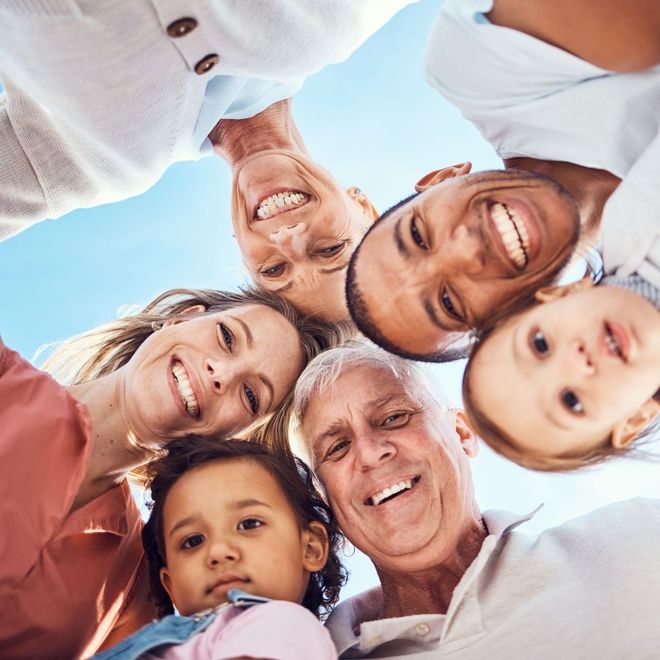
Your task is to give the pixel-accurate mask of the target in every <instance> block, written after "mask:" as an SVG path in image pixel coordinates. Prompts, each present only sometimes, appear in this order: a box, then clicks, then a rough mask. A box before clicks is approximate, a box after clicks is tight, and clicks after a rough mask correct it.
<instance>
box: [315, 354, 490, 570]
mask: <svg viewBox="0 0 660 660" xmlns="http://www.w3.org/2000/svg"><path fill="white" fill-rule="evenodd" d="M302 433H303V436H304V438H305V440H306V442H307V444H308V445H309V447H310V449H311V452H312V455H313V457H314V465H315V470H316V473H317V475H318V476H319V478H320V479H321V481H322V482H323V484H324V486H325V488H326V492H327V495H328V498H329V500H330V504H331V507H332V510H333V512H334V513H335V515H336V517H337V521H338V523H339V526H340V527H341V529H342V531H343V532H344V534H345V535H346V536H347V537H348V539H349V540H350V542H351V543H353V544H354V545H355V546H356V547H357V548H359V549H360V550H361V551H362V552H364V553H365V554H366V555H367V556H368V557H369V558H370V559H371V560H372V561H373V562H374V563H375V564H376V565H377V566H378V567H379V569H382V570H386V571H388V570H390V571H409V570H410V571H415V570H423V569H424V568H426V567H430V566H435V565H437V564H438V563H440V562H442V561H443V560H445V559H446V558H447V557H448V556H452V555H454V554H455V553H456V551H457V546H458V545H459V540H460V539H461V538H462V537H463V535H464V533H465V530H466V528H469V527H470V525H473V524H474V521H475V517H476V518H478V519H479V520H480V516H479V513H478V510H477V507H476V503H475V500H474V494H473V488H472V478H471V475H470V468H469V465H468V456H471V455H473V453H474V452H475V451H476V444H475V442H474V438H473V436H472V434H471V433H470V432H469V430H468V429H467V427H465V426H464V425H463V424H462V423H461V420H460V418H459V417H457V416H456V415H455V414H452V413H450V412H444V411H442V410H440V408H439V407H438V405H437V404H436V403H435V402H434V401H433V400H432V399H431V397H430V395H429V393H428V392H427V391H426V390H425V388H424V387H423V386H421V385H419V386H417V387H410V386H406V385H405V384H404V383H402V382H401V380H400V379H398V378H397V377H396V376H395V375H394V374H393V373H392V372H391V371H389V370H387V369H384V368H382V367H371V366H362V367H356V368H354V369H352V370H350V371H347V372H345V373H343V374H342V375H341V376H340V377H339V379H338V380H337V381H336V383H335V384H334V386H332V387H329V388H328V389H327V390H326V391H322V392H319V393H317V394H315V395H314V396H313V397H312V399H311V401H310V403H309V405H308V406H307V408H306V410H305V412H304V416H303V419H302Z"/></svg>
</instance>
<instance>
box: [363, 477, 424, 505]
mask: <svg viewBox="0 0 660 660" xmlns="http://www.w3.org/2000/svg"><path fill="white" fill-rule="evenodd" d="M420 478H421V477H419V476H417V477H413V478H412V479H402V480H401V481H398V482H397V483H395V484H392V485H391V486H388V487H387V488H383V490H381V491H379V492H378V493H375V494H374V495H372V496H371V497H368V498H367V499H366V500H365V502H364V503H365V504H366V505H367V506H378V505H380V504H384V503H385V502H389V501H390V500H393V499H394V498H395V497H398V496H399V495H401V494H402V493H405V492H407V491H409V490H411V489H412V488H414V487H415V486H416V485H417V483H418V482H419V480H420Z"/></svg>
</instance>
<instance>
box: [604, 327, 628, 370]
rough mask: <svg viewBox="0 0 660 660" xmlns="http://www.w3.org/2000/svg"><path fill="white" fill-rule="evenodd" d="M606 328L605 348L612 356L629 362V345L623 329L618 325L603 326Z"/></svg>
mask: <svg viewBox="0 0 660 660" xmlns="http://www.w3.org/2000/svg"><path fill="white" fill-rule="evenodd" d="M603 326H604V328H605V348H606V349H607V352H608V353H609V354H610V355H613V356H615V357H618V358H619V359H620V360H622V361H623V362H627V361H628V354H627V353H628V343H627V339H626V336H625V332H624V331H623V328H621V327H620V326H619V325H618V324H610V323H608V322H607V321H605V323H604V324H603Z"/></svg>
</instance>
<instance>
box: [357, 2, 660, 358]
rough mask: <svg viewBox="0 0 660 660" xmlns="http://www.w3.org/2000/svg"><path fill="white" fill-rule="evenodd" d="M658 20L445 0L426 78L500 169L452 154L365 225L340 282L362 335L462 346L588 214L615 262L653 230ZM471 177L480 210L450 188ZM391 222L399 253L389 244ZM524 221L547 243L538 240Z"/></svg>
mask: <svg viewBox="0 0 660 660" xmlns="http://www.w3.org/2000/svg"><path fill="white" fill-rule="evenodd" d="M659 29H660V5H658V3H657V2H655V1H654V0H638V1H637V2H634V3H629V2H624V1H623V0H603V1H602V2H599V3H593V2H589V1H588V0H534V1H533V2H531V1H530V2H516V1H512V0H446V2H445V3H444V4H443V6H442V8H441V10H440V13H439V15H438V18H437V20H436V22H435V25H434V26H433V29H432V31H431V36H430V39H429V44H428V48H427V52H426V58H425V59H426V75H427V79H428V81H429V83H430V84H431V85H432V86H433V87H434V88H435V89H436V90H437V91H439V92H440V93H441V94H442V95H443V96H444V97H445V98H446V99H447V100H448V101H449V102H450V103H451V104H452V105H455V106H457V107H458V108H459V109H460V111H461V113H462V114H463V116H464V117H465V118H466V119H467V120H469V121H470V122H472V123H473V124H474V125H475V126H476V127H477V129H478V130H479V131H480V132H481V134H482V135H483V136H484V138H485V139H486V140H487V141H488V142H489V143H490V144H491V145H492V146H493V148H494V149H495V151H496V152H497V154H498V156H499V157H500V158H501V159H502V161H503V164H504V170H503V171H502V172H499V173H484V172H479V173H477V174H470V169H471V166H470V164H469V163H463V164H461V165H458V166H454V167H449V168H444V169H441V170H438V171H436V172H432V173H430V174H429V175H426V176H425V177H423V178H422V179H421V180H420V181H419V183H418V185H417V190H418V191H419V190H426V193H424V194H420V195H419V197H418V198H416V199H414V200H412V201H408V202H407V203H406V204H403V205H402V206H401V207H399V208H397V211H396V212H395V213H392V214H391V215H388V216H387V217H384V218H383V220H384V222H378V223H377V224H376V225H375V226H374V228H373V230H372V231H370V232H369V234H367V236H365V238H364V240H363V241H362V243H361V245H360V246H359V248H358V250H357V251H356V252H355V255H354V257H353V262H352V263H351V266H350V268H349V272H348V286H347V293H348V301H349V307H350V309H351V314H352V316H353V318H354V320H355V322H356V323H357V325H358V326H359V328H360V329H361V330H362V331H363V332H364V333H365V334H366V335H367V336H369V337H370V338H371V339H373V340H374V341H376V342H377V343H378V344H380V345H381V346H383V347H384V348H387V349H388V350H390V351H392V352H395V353H397V354H399V355H402V356H404V357H414V358H415V359H424V360H431V361H442V360H448V359H454V358H455V357H457V356H461V355H464V354H465V352H466V338H467V333H468V332H469V331H470V330H472V329H475V328H476V329H483V328H484V327H489V326H490V325H492V324H493V323H494V322H495V321H497V320H498V319H499V318H501V317H502V316H504V315H505V314H506V313H508V312H511V311H512V310H514V309H516V308H517V307H520V306H521V305H523V304H525V303H527V302H529V301H530V299H531V297H532V294H533V290H534V288H535V287H536V288H538V287H539V286H542V285H544V284H546V283H550V282H551V281H552V280H553V279H557V277H558V276H559V275H560V274H561V273H562V266H563V265H564V264H565V262H566V259H567V258H570V257H571V256H572V254H573V253H575V255H577V256H580V255H581V254H583V253H584V251H585V249H586V248H589V247H593V246H594V245H595V244H596V243H597V242H598V240H599V238H600V229H601V227H602V228H603V235H604V234H605V231H606V230H607V229H608V228H609V229H611V231H610V232H609V236H610V238H609V244H608V241H607V240H604V246H603V249H604V253H605V257H606V260H607V258H608V256H610V255H611V258H610V259H609V260H610V263H613V264H615V266H616V274H617V275H622V276H626V275H629V274H630V273H632V272H634V271H635V269H636V267H637V266H638V265H639V263H640V262H641V261H643V259H644V255H645V252H644V249H645V247H646V248H648V247H649V246H650V245H651V244H652V243H653V241H654V240H656V239H657V226H658V223H657V217H658V209H659V208H660V199H658V194H657V190H658V186H657V181H658V177H659V176H660V47H659V46H658V44H659V43H660V40H658V30H659ZM438 130H439V133H440V134H442V126H441V127H440V128H439V129H438ZM494 174H497V176H498V177H499V178H498V181H495V180H492V181H488V180H489V179H492V178H493V177H492V176H491V175H494ZM522 176H526V177H527V178H528V179H529V178H530V177H535V178H536V179H537V185H538V187H539V189H540V188H543V187H546V188H547V187H548V186H550V187H552V186H554V187H555V188H558V187H561V188H563V190H564V194H563V195H562V196H563V197H564V199H565V200H566V202H567V204H564V205H563V208H562V205H561V204H557V203H554V204H548V200H546V201H545V202H542V201H541V200H540V199H539V198H538V197H537V196H536V198H535V194H534V192H533V189H532V188H531V187H525V186H524V185H521V177H522ZM484 177H486V178H485V179H484ZM454 178H456V179H457V180H456V181H452V179H454ZM475 180H478V181H480V186H481V189H480V191H479V193H480V195H478V196H477V199H479V197H480V198H481V199H482V200H483V201H484V202H485V204H486V207H487V208H486V209H485V210H484V211H483V212H481V213H477V210H476V209H471V208H469V207H468V206H467V205H466V204H465V195H464V194H463V193H464V192H466V188H467V186H468V185H470V184H471V182H473V181H475ZM487 181H488V183H486V182H487ZM544 181H545V183H543V182H544ZM429 188H430V189H429ZM484 198H485V199H484ZM571 206H573V210H571V208H570V207H571ZM576 211H577V214H578V216H579V222H578V225H579V229H580V238H579V243H578V244H577V246H576V245H575V240H576V233H575V231H574V230H573V229H572V228H571V226H570V225H571V224H572V223H573V221H574V218H573V220H572V219H571V216H575V212H576ZM649 218H651V219H652V220H650V221H649ZM457 220H458V221H460V222H457ZM653 220H656V221H655V222H654V221H653ZM399 223H400V224H399ZM397 225H399V227H400V233H401V236H402V237H403V238H404V239H405V240H406V241H407V243H406V245H407V246H409V249H408V252H407V254H406V253H405V252H402V251H401V250H399V251H398V252H397V250H396V246H397V243H396V241H397V237H396V231H397V229H396V228H397ZM469 229H472V231H467V230H469ZM535 236H536V237H537V240H536V241H535ZM539 236H540V237H541V241H542V242H544V241H549V242H550V246H551V249H550V252H548V250H547V249H546V250H541V251H539V249H538V237H539ZM468 238H469V239H471V240H470V241H468ZM546 247H548V246H546ZM562 249H563V254H562ZM394 284H395V285H396V286H393V285H394ZM383 291H387V296H383ZM391 291H395V292H396V295H390V292H391Z"/></svg>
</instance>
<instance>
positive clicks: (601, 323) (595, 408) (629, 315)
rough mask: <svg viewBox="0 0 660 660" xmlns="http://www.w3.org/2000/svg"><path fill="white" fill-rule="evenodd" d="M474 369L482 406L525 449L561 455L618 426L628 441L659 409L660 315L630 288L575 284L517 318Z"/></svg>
mask: <svg viewBox="0 0 660 660" xmlns="http://www.w3.org/2000/svg"><path fill="white" fill-rule="evenodd" d="M471 369H472V370H471V374H470V384H471V389H472V392H473V403H474V406H475V408H477V409H479V410H481V412H482V413H484V414H485V415H486V416H487V417H488V418H489V419H490V420H491V421H492V422H494V423H495V424H496V425H497V426H499V427H500V428H501V429H502V430H503V431H505V432H506V433H507V434H508V435H509V436H510V437H511V438H512V439H513V440H514V441H515V444H516V445H517V446H518V448H520V449H523V450H528V451H529V453H530V454H533V455H536V456H561V455H563V454H565V453H567V452H575V451H582V450H586V449H590V448H593V447H596V446H597V445H599V444H600V443H602V442H603V440H605V439H606V438H607V437H608V436H609V435H610V433H614V435H615V436H616V434H617V433H618V432H620V433H622V434H623V435H621V436H620V440H621V445H620V446H622V445H623V444H625V442H626V441H630V440H632V439H633V438H634V435H636V433H633V434H632V435H629V434H628V435H626V434H627V433H628V432H629V431H634V427H635V425H637V426H639V428H637V431H639V430H641V428H642V427H643V426H646V424H647V423H648V422H649V421H650V420H651V419H652V418H653V416H654V413H657V410H658V404H657V403H655V402H654V401H652V397H653V395H654V393H655V392H656V390H657V389H658V385H659V383H660V314H658V312H657V311H656V310H655V309H654V307H653V306H652V305H651V304H650V303H649V302H648V301H646V300H644V299H643V298H641V297H640V296H638V295H636V294H634V293H631V292H630V291H627V290H624V289H619V288H614V287H594V288H590V289H588V290H581V291H577V292H573V293H570V294H567V295H566V296H565V297H562V298H558V299H555V300H552V301H551V302H546V303H542V304H540V305H537V306H536V307H533V308H531V309H529V310H527V311H525V312H523V313H522V314H519V315H517V316H515V317H513V318H511V319H509V320H508V321H507V322H506V323H504V324H503V325H502V326H501V327H500V328H498V329H497V330H495V331H494V332H493V333H492V334H491V335H490V336H489V337H488V339H487V340H486V342H485V344H484V346H482V347H481V349H480V351H479V352H478V353H477V354H476V356H475V358H474V363H473V365H472V368H471ZM654 404H655V405H654ZM640 410H641V411H642V414H641V416H640ZM645 414H650V415H651V417H650V419H647V418H646V417H645V416H644V415H645ZM613 442H614V443H615V444H616V442H617V440H616V438H614V439H613ZM617 446H618V445H617Z"/></svg>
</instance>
